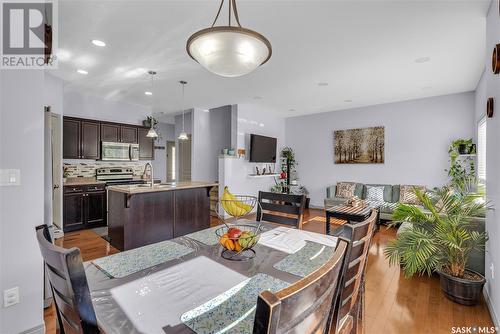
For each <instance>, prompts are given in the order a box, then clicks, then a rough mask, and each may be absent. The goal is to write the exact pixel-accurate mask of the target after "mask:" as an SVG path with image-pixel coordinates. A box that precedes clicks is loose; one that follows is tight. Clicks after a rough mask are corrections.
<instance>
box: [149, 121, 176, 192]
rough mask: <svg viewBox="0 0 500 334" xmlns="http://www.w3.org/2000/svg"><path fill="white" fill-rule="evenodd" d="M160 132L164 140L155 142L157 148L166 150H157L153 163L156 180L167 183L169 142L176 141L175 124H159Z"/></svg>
mask: <svg viewBox="0 0 500 334" xmlns="http://www.w3.org/2000/svg"><path fill="white" fill-rule="evenodd" d="M158 131H159V132H160V134H161V136H162V138H161V139H160V138H158V139H156V140H155V146H163V147H165V149H163V150H162V149H155V159H154V160H153V161H151V163H152V164H153V168H154V178H155V179H161V180H162V181H163V182H165V181H167V141H175V126H174V125H173V124H167V123H158Z"/></svg>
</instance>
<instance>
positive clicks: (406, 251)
mask: <svg viewBox="0 0 500 334" xmlns="http://www.w3.org/2000/svg"><path fill="white" fill-rule="evenodd" d="M474 189H477V188H476V187H475V185H474V184H471V183H462V184H459V185H455V186H454V187H453V188H452V187H449V186H445V187H443V188H441V189H437V190H434V191H431V192H426V193H424V192H422V191H420V190H419V189H414V191H415V194H416V196H417V197H418V199H419V200H420V202H421V203H422V207H419V206H415V205H408V204H401V203H400V204H399V205H398V206H397V208H396V209H395V211H394V213H393V219H394V221H399V222H401V221H404V222H409V225H408V227H407V228H406V229H404V230H402V231H401V232H400V233H398V237H397V239H396V240H394V241H392V242H390V243H389V244H388V246H387V248H386V249H385V255H386V257H387V258H388V259H389V261H390V263H391V265H401V267H402V269H403V272H404V275H405V276H406V277H411V276H413V275H415V274H428V275H431V274H432V273H434V272H437V273H438V274H439V275H440V279H441V288H442V290H443V292H444V293H445V295H446V296H447V297H448V298H450V299H451V300H453V301H455V302H458V303H462V304H467V305H473V304H475V303H477V302H478V300H479V298H480V295H481V292H482V288H483V286H484V283H485V279H484V277H483V276H482V275H481V274H479V273H477V272H473V271H471V270H468V269H467V268H466V263H467V259H468V258H469V256H470V254H471V252H472V251H475V250H479V251H484V248H485V243H486V240H487V235H486V233H485V232H478V231H477V230H475V229H474V218H477V217H484V215H485V211H486V209H488V208H489V207H490V205H489V203H487V202H485V201H484V200H483V197H482V194H480V193H478V192H476V191H474Z"/></svg>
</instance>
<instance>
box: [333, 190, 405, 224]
mask: <svg viewBox="0 0 500 334" xmlns="http://www.w3.org/2000/svg"><path fill="white" fill-rule="evenodd" d="M367 186H374V187H384V194H383V198H384V201H383V202H380V201H370V200H367V199H366V193H367ZM336 194H337V186H336V185H334V186H329V187H327V188H326V198H325V208H328V207H332V206H334V205H339V204H343V203H345V202H346V201H347V198H343V197H336ZM354 196H357V197H359V198H360V199H363V200H365V201H366V202H367V204H368V205H373V206H376V207H378V208H380V219H381V220H384V221H387V220H392V213H393V211H394V209H395V208H396V206H397V204H398V203H399V197H400V186H399V185H390V184H362V183H356V186H355V190H354Z"/></svg>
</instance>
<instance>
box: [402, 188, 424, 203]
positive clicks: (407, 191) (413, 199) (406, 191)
mask: <svg viewBox="0 0 500 334" xmlns="http://www.w3.org/2000/svg"><path fill="white" fill-rule="evenodd" d="M413 188H417V189H420V191H425V187H424V186H411V185H400V186H399V189H400V194H399V201H400V202H401V203H403V204H413V205H419V204H422V203H420V201H419V199H418V197H417V195H415V192H414V191H413Z"/></svg>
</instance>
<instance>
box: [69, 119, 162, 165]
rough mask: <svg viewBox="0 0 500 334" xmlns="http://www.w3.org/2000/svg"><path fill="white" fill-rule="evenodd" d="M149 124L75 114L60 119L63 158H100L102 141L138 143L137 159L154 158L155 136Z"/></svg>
mask: <svg viewBox="0 0 500 334" xmlns="http://www.w3.org/2000/svg"><path fill="white" fill-rule="evenodd" d="M148 131H149V128H148V127H144V126H138V125H129V124H120V123H111V122H99V121H95V120H88V119H81V118H75V117H64V120H63V158H64V159H94V160H97V159H100V158H101V152H100V151H101V141H105V142H117V143H128V144H139V159H140V160H153V159H154V140H153V139H152V138H148V137H146V135H147V133H148Z"/></svg>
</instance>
